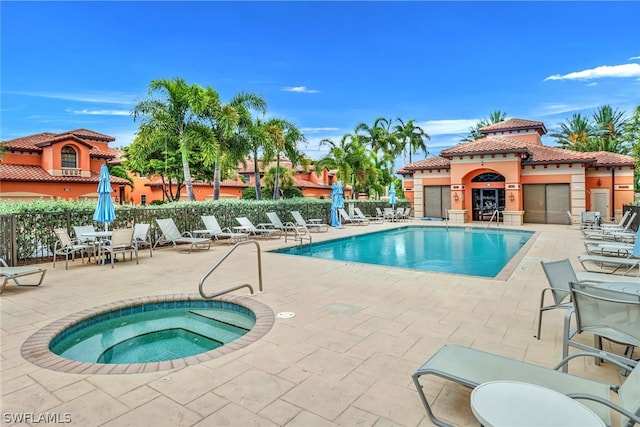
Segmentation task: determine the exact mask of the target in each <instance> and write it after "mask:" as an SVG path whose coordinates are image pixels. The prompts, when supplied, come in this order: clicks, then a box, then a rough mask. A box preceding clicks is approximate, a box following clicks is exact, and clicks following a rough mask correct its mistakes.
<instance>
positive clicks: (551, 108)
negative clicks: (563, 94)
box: [533, 103, 601, 117]
mask: <svg viewBox="0 0 640 427" xmlns="http://www.w3.org/2000/svg"><path fill="white" fill-rule="evenodd" d="M599 105H601V104H598V103H593V104H586V105H570V104H542V105H541V106H540V107H539V108H538V110H536V111H535V112H534V113H533V116H535V117H539V116H542V117H544V116H555V115H557V114H565V113H572V112H579V111H585V110H591V109H594V108H597V107H598V106H599Z"/></svg>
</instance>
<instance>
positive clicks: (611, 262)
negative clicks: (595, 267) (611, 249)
mask: <svg viewBox="0 0 640 427" xmlns="http://www.w3.org/2000/svg"><path fill="white" fill-rule="evenodd" d="M578 261H580V264H582V266H583V267H584V269H585V270H587V271H590V270H589V268H588V267H589V266H590V265H591V263H596V264H599V265H600V267H601V268H602V267H605V266H609V267H610V268H612V270H610V271H608V272H610V273H615V272H616V271H617V270H619V269H620V268H626V270H625V272H624V274H625V275H626V274H627V273H629V272H630V271H631V270H632V269H633V268H635V267H639V271H638V274H637V275H638V276H640V228H638V231H637V232H636V238H635V243H634V245H633V250H632V252H631V253H630V254H629V256H628V257H627V258H623V257H618V256H606V255H579V256H578Z"/></svg>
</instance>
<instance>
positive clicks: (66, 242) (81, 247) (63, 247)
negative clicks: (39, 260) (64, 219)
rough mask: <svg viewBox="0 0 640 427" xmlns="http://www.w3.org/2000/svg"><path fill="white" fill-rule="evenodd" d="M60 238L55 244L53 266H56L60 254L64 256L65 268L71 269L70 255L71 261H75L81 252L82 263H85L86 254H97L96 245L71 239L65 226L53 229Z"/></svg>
mask: <svg viewBox="0 0 640 427" xmlns="http://www.w3.org/2000/svg"><path fill="white" fill-rule="evenodd" d="M53 232H54V233H55V235H56V237H57V238H58V240H57V241H56V243H55V244H54V245H53V268H56V258H58V255H62V256H64V260H65V265H64V267H65V270H68V269H69V257H71V261H75V259H76V254H80V258H81V260H82V263H83V264H84V256H85V255H87V256H88V257H89V261H91V256H92V255H93V254H95V246H94V245H93V244H89V243H80V242H79V241H78V240H74V239H71V237H70V236H69V233H68V232H67V230H66V229H64V228H56V229H55V230H53Z"/></svg>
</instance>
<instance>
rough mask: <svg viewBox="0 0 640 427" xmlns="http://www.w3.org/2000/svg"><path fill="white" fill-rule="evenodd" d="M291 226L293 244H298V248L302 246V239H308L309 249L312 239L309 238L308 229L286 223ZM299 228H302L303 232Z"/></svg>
mask: <svg viewBox="0 0 640 427" xmlns="http://www.w3.org/2000/svg"><path fill="white" fill-rule="evenodd" d="M288 224H290V225H291V226H293V241H294V242H300V246H302V244H303V242H304V239H306V238H308V239H309V247H311V243H312V240H313V238H312V237H311V232H310V231H309V229H308V228H307V227H306V226H304V225H302V226H299V225H294V224H293V223H288ZM300 228H302V229H303V230H304V231H302V232H301V231H300ZM284 242H285V243H286V242H287V232H286V231H285V233H284Z"/></svg>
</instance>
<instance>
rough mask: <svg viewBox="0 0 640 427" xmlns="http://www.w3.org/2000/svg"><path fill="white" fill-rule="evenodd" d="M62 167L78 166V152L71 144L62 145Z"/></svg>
mask: <svg viewBox="0 0 640 427" xmlns="http://www.w3.org/2000/svg"><path fill="white" fill-rule="evenodd" d="M62 167H63V168H77V167H78V156H77V154H76V150H75V149H74V148H73V147H72V146H70V145H65V146H64V147H62Z"/></svg>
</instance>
